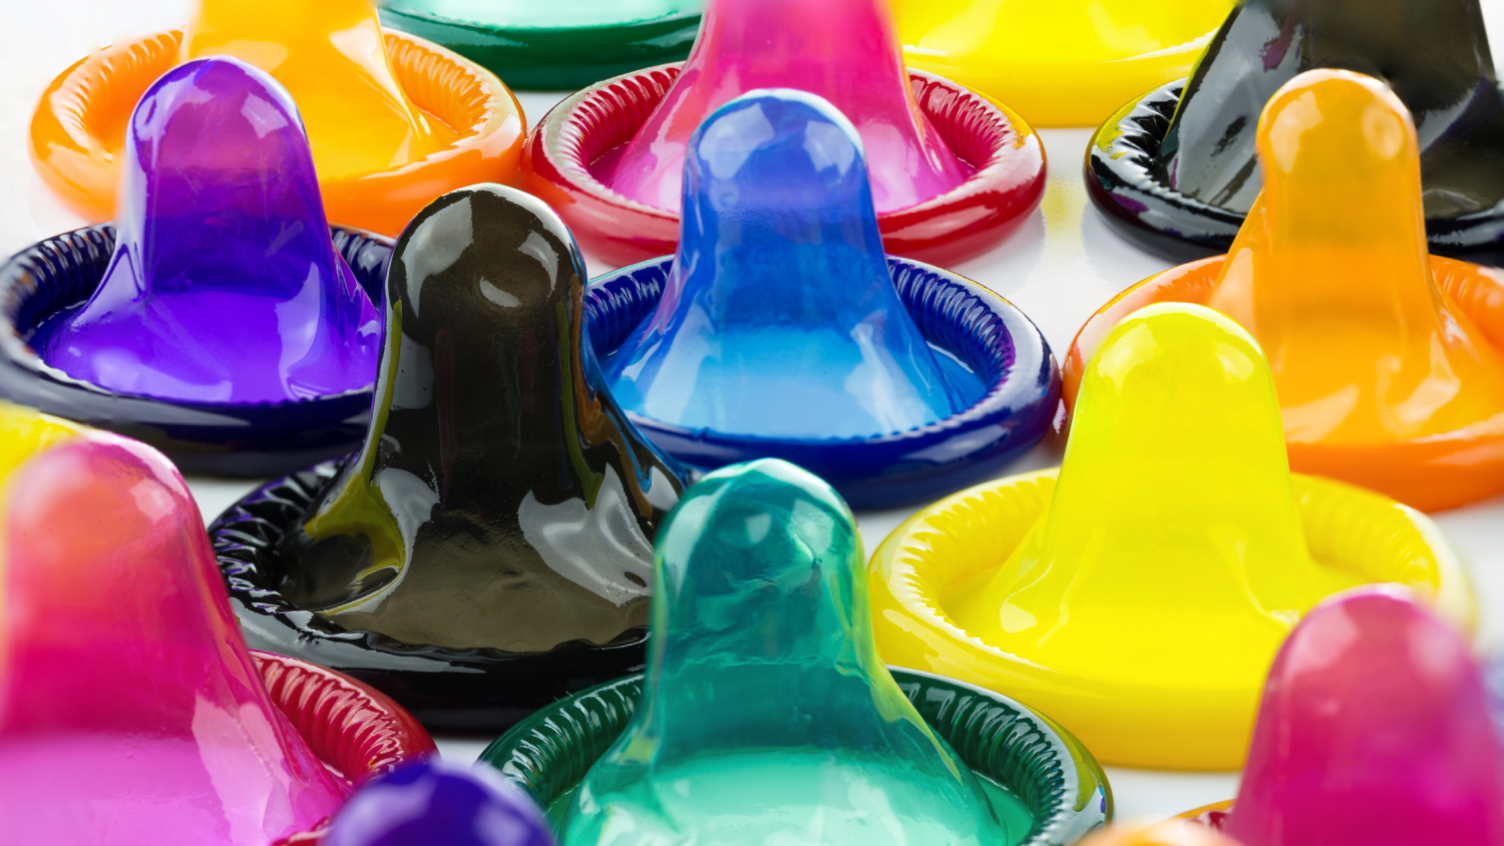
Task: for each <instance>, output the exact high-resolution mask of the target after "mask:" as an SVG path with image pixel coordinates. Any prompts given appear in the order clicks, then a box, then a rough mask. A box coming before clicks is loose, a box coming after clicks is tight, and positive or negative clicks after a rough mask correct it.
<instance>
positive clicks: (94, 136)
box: [29, 30, 527, 236]
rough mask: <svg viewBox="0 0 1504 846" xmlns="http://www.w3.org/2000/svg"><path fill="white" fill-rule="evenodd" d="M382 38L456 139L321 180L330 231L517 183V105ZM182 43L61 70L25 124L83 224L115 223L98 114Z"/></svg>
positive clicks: (130, 49)
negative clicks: (487, 184)
mask: <svg viewBox="0 0 1504 846" xmlns="http://www.w3.org/2000/svg"><path fill="white" fill-rule="evenodd" d="M383 36H384V40H385V46H386V51H387V56H388V59H389V60H390V61H391V65H392V72H393V74H394V75H395V77H396V79H397V84H398V85H400V86H401V87H402V89H403V91H404V92H405V93H406V94H407V95H408V97H409V98H410V99H411V100H412V101H413V104H414V105H416V106H418V107H419V108H420V109H422V110H423V111H425V112H427V113H428V114H430V115H432V116H433V117H435V118H437V119H438V120H440V121H442V122H443V123H445V124H446V125H448V126H449V127H451V128H452V129H454V130H455V132H456V133H457V134H458V136H459V137H458V138H456V140H455V141H454V142H453V143H452V144H450V145H449V146H448V147H445V148H444V149H442V150H436V151H434V152H432V153H430V154H428V155H427V156H425V157H424V158H422V159H419V160H417V161H414V162H409V163H407V164H404V165H401V166H399V167H395V168H391V169H389V170H385V171H380V172H374V173H365V174H356V175H353V176H350V177H345V178H340V179H328V180H326V179H320V180H319V189H320V192H321V193H322V194H323V198H324V204H325V208H326V210H327V212H328V215H329V219H330V220H331V221H333V222H334V223H337V224H340V225H344V226H349V227H353V228H359V229H367V230H370V231H373V232H380V233H383V234H385V235H389V236H396V235H397V234H399V233H400V232H401V230H402V227H403V226H405V225H406V224H407V221H408V220H410V219H411V218H412V216H413V215H415V214H416V213H417V212H418V211H419V210H421V209H422V207H423V206H424V205H426V204H427V203H428V202H430V201H431V200H433V199H434V198H435V197H437V196H439V194H442V193H444V192H445V191H449V190H453V189H455V188H461V187H464V186H465V185H469V184H473V183H475V182H484V181H493V182H504V181H513V180H514V179H515V173H516V166H517V162H518V160H519V159H520V158H521V154H522V142H523V139H524V137H525V136H526V134H527V127H526V125H525V123H524V121H523V117H522V108H521V106H520V105H519V104H518V103H517V99H516V97H514V96H513V95H512V92H511V91H510V90H508V89H507V87H506V86H505V85H503V84H502V82H501V81H500V80H499V79H497V78H496V77H495V76H494V75H493V74H492V73H491V72H490V71H488V70H486V69H485V68H483V67H481V66H480V65H479V64H477V63H475V62H472V61H470V60H469V59H466V58H464V57H462V56H460V55H459V54H457V53H455V52H453V51H451V50H448V49H445V48H443V47H440V46H439V45H437V44H434V43H432V42H430V41H427V40H424V39H422V38H418V37H417V36H414V35H410V34H408V33H405V32H395V31H394V32H384V33H383ZM182 40H183V32H182V31H181V30H171V31H168V32H163V33H157V34H154V35H150V36H146V37H144V38H139V39H136V40H134V41H129V42H123V43H120V44H115V45H111V46H109V47H106V48H104V49H103V50H101V51H99V52H97V53H95V54H93V55H90V56H87V57H85V58H83V59H81V60H79V61H78V62H76V63H74V64H73V65H72V66H70V67H69V68H67V69H66V70H64V71H63V72H62V73H61V74H59V75H58V76H57V77H56V78H55V79H54V80H53V81H52V83H51V85H49V86H48V88H47V91H46V92H45V93H44V94H43V95H42V98H41V101H40V102H39V103H38V104H37V108H36V111H35V112H34V113H33V115H32V120H31V133H30V145H29V147H30V152H31V158H32V163H33V164H34V165H35V167H36V169H37V173H38V174H39V175H40V176H41V177H42V180H43V181H44V182H46V183H47V184H48V186H49V187H51V188H52V189H53V190H54V191H55V192H56V193H57V194H58V195H59V196H60V197H61V198H62V199H63V201H64V202H65V203H66V204H67V205H68V206H69V207H70V208H71V209H72V210H73V211H75V212H77V213H78V214H80V215H82V216H83V217H85V218H87V219H89V220H94V221H105V220H109V219H110V218H111V217H113V213H114V207H115V192H116V184H117V182H118V179H117V175H118V171H119V167H118V162H117V160H116V159H117V156H118V154H119V152H120V151H119V150H118V149H114V148H113V147H112V144H113V143H114V139H113V136H114V135H115V134H116V133H115V130H114V129H112V128H110V127H103V126H100V125H99V124H100V122H101V117H100V110H101V106H102V104H103V103H105V102H114V101H116V100H124V101H128V102H130V103H132V104H134V103H135V102H136V101H138V100H139V99H140V98H141V95H142V94H144V93H145V91H146V89H147V87H148V86H150V85H151V83H152V82H154V81H155V80H156V79H158V78H159V77H160V76H161V75H162V74H164V73H166V72H167V71H169V70H171V69H172V68H173V67H176V66H177V64H178V53H179V47H180V46H181V44H182ZM115 129H118V128H115ZM106 136H111V137H106ZM122 137H123V136H122ZM430 194H431V196H430Z"/></svg>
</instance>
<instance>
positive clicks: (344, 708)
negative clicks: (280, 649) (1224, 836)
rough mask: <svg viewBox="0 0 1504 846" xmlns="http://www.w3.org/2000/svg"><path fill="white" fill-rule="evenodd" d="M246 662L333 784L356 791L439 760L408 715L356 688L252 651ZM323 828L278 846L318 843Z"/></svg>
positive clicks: (307, 667)
mask: <svg viewBox="0 0 1504 846" xmlns="http://www.w3.org/2000/svg"><path fill="white" fill-rule="evenodd" d="M251 660H253V661H255V662H256V669H257V670H259V671H261V680H262V682H264V683H265V684H266V691H267V693H268V694H269V695H270V696H271V700H272V705H274V706H276V708H277V710H279V711H281V712H282V714H283V716H285V717H287V721H288V722H290V723H292V727H293V729H294V730H296V731H297V733H298V735H299V736H300V737H302V738H303V741H304V742H305V743H307V744H308V746H309V748H311V749H312V750H313V753H314V754H315V755H317V756H318V757H319V760H320V761H323V762H324V765H325V766H327V767H329V768H330V769H331V770H333V771H334V775H335V776H336V777H337V778H342V779H344V780H345V781H347V782H349V783H350V784H352V785H359V784H360V783H361V782H363V781H365V780H366V779H367V778H370V777H371V776H375V775H380V774H382V773H387V772H391V771H392V770H393V769H395V768H396V767H397V766H398V765H399V764H401V763H403V762H404V761H409V760H412V759H413V758H417V757H421V756H426V755H436V754H438V747H437V746H435V745H434V742H433V738H431V737H429V736H428V732H426V731H424V730H423V727H422V726H421V725H418V721H417V720H415V719H413V717H412V715H411V714H409V713H407V712H406V711H404V710H402V708H401V707H400V706H398V705H397V703H395V702H393V701H392V700H391V699H390V698H388V697H386V696H384V695H382V694H381V693H378V692H377V691H375V690H372V689H371V688H369V687H367V686H365V685H363V684H361V683H360V682H358V681H356V680H354V679H352V678H349V677H347V676H343V675H340V674H339V673H336V672H334V671H333V670H328V669H325V668H323V667H319V666H315V665H313V664H309V663H307V662H305V661H297V660H294V659H292V658H285V657H283V656H281V655H272V654H270V653H266V652H258V651H256V650H252V651H251ZM328 824H329V821H328V820H325V821H324V822H323V823H322V824H320V825H319V826H318V827H317V828H315V829H314V830H313V831H310V832H304V833H302V834H298V835H294V836H292V837H287V838H284V839H282V840H281V841H279V842H278V846H295V844H314V843H318V842H319V841H320V840H322V839H323V837H324V835H325V834H327V833H328Z"/></svg>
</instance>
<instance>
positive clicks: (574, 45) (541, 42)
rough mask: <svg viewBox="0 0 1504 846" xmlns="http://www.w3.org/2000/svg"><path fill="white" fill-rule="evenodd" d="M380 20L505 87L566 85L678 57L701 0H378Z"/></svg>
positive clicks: (691, 35) (695, 24) (690, 36)
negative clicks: (473, 64) (462, 59)
mask: <svg viewBox="0 0 1504 846" xmlns="http://www.w3.org/2000/svg"><path fill="white" fill-rule="evenodd" d="M380 5H381V22H382V24H383V25H385V26H387V27H390V28H393V29H400V30H402V31H404V32H410V33H412V34H414V35H417V36H419V37H422V38H427V39H428V40H430V41H433V42H436V43H438V44H443V45H444V46H445V47H448V48H449V49H451V50H454V51H455V52H457V53H460V54H462V55H464V56H468V57H469V58H471V59H473V60H475V61H477V62H479V63H480V64H482V65H484V66H485V67H486V69H487V70H490V71H491V72H492V73H494V74H496V75H497V76H499V77H501V78H502V79H504V80H506V82H507V84H508V85H510V86H512V87H513V88H516V89H519V90H527V91H572V90H575V89H578V88H581V87H584V86H587V85H591V84H593V83H596V82H599V81H601V80H603V79H609V78H611V77H613V76H617V75H618V74H623V73H629V72H631V71H635V70H639V69H641V68H646V67H652V66H654V65H660V64H663V63H664V62H676V61H683V60H684V59H685V58H686V57H687V56H688V55H689V50H690V48H691V47H692V46H693V45H694V41H695V35H696V34H697V33H698V32H699V29H700V10H701V8H702V7H703V6H704V3H703V2H701V0H564V2H558V3H531V2H526V1H525V0H507V2H500V3H493V2H488V0H383V2H382V3H381V4H380Z"/></svg>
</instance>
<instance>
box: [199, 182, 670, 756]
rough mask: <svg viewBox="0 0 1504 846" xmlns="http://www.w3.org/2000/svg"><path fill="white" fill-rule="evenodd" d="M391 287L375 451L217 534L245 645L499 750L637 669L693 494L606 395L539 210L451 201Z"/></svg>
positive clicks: (573, 267) (509, 201) (478, 192)
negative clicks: (662, 554)
mask: <svg viewBox="0 0 1504 846" xmlns="http://www.w3.org/2000/svg"><path fill="white" fill-rule="evenodd" d="M387 286H388V287H387V296H386V315H385V319H386V335H385V347H384V349H383V351H382V357H381V365H380V368H379V370H378V376H377V387H376V397H377V404H376V406H375V408H374V410H373V412H372V415H371V417H372V420H371V428H370V430H369V433H368V435H367V437H366V442H365V446H364V448H363V449H362V450H361V451H360V452H358V453H357V454H356V455H354V456H352V457H351V458H350V459H349V460H348V461H346V462H344V463H343V464H342V465H340V466H338V467H331V466H328V465H325V466H323V467H320V468H313V469H312V470H310V471H308V472H307V473H304V474H295V475H294V476H292V477H288V478H287V479H283V480H279V481H275V482H273V483H272V484H271V485H269V486H268V487H266V488H263V489H262V490H260V491H257V492H254V493H252V494H251V495H250V497H248V498H247V499H246V500H243V501H242V502H241V503H240V504H239V505H237V506H236V507H235V508H232V509H231V511H230V512H228V513H227V514H226V515H225V516H223V517H222V518H221V519H220V520H219V521H218V522H217V523H216V525H215V526H214V527H213V528H211V534H213V535H214V537H215V539H216V543H218V544H220V546H219V549H220V555H221V563H222V564H223V565H224V566H226V568H227V569H226V575H227V577H229V580H230V585H231V596H232V599H234V600H235V601H236V602H238V603H239V607H238V609H237V610H238V612H239V613H240V615H241V618H242V621H243V624H244V625H245V626H246V628H247V631H248V632H249V633H250V634H249V637H250V639H251V642H252V643H253V645H255V646H257V647H258V648H265V649H267V650H268V651H273V652H280V653H283V654H290V655H294V656H296V657H301V658H306V659H307V660H310V661H315V662H319V663H323V664H325V665H326V666H332V667H334V668H335V669H345V670H350V671H352V672H353V671H357V670H358V671H359V674H360V676H361V678H363V679H365V680H367V681H369V682H371V683H372V684H374V685H375V686H377V687H379V688H381V689H383V690H385V691H387V692H388V693H390V694H391V695H392V696H393V697H394V698H396V699H397V700H398V701H400V702H403V703H404V704H405V705H408V706H409V707H410V708H412V709H413V710H414V712H415V713H416V714H417V715H418V717H419V718H420V719H423V720H424V721H425V722H426V723H427V724H429V725H443V726H449V727H457V728H468V729H474V730H481V729H483V728H489V729H492V730H494V729H495V728H500V727H504V726H505V725H507V724H509V723H510V722H511V721H513V720H515V719H517V718H518V717H519V716H521V715H522V714H525V713H527V712H528V711H530V710H532V709H533V708H535V707H537V705H538V704H542V703H543V702H547V701H551V700H552V699H554V698H557V696H558V695H562V694H563V693H567V692H570V690H571V688H570V685H574V686H575V687H574V688H573V689H579V688H581V687H585V686H588V685H590V684H593V683H595V682H597V681H601V680H603V679H606V678H614V677H616V676H619V675H622V674H623V673H626V672H630V671H632V670H633V669H635V668H636V667H638V666H640V665H641V661H642V644H643V641H644V639H645V637H646V625H647V612H648V593H649V580H650V579H651V577H652V564H651V561H652V544H653V536H654V533H655V532H656V529H657V526H658V524H659V522H660V521H661V520H662V519H663V517H664V515H665V514H667V512H668V509H669V508H671V507H672V506H673V504H674V503H675V502H676V501H677V499H678V494H679V491H680V490H681V489H682V481H681V473H682V471H681V470H679V469H678V465H677V464H676V463H674V462H673V461H672V460H671V459H667V458H664V457H662V456H661V455H660V454H659V453H658V452H657V450H656V449H655V448H654V447H653V445H652V444H651V443H650V442H648V441H647V440H646V439H645V438H643V437H642V435H641V434H640V433H639V432H638V431H637V430H636V428H635V427H634V426H633V425H632V424H631V422H630V421H629V420H628V419H627V418H626V416H625V415H624V414H623V413H622V412H621V410H620V409H619V408H618V406H617V405H616V403H615V401H614V400H613V399H612V398H611V395H610V393H609V392H607V391H606V390H605V380H604V379H603V378H602V376H601V374H600V369H599V365H598V364H597V363H596V360H595V357H594V353H593V351H592V350H591V349H590V348H589V347H587V346H586V339H587V338H588V335H587V334H586V331H585V326H584V321H583V319H582V314H581V309H582V296H583V292H584V265H583V263H582V262H581V260H580V257H579V253H578V251H577V249H576V248H575V246H574V243H573V241H572V239H571V238H570V236H569V231H568V230H567V229H566V228H565V227H564V225H563V223H561V222H560V221H559V219H558V217H557V216H555V215H554V214H553V212H552V211H550V210H549V209H548V207H547V206H545V205H543V203H542V202H541V201H539V200H538V199H536V198H534V197H532V196H530V195H527V194H524V193H522V192H520V191H517V190H515V189H511V188H504V187H502V186H499V185H480V186H474V187H472V188H468V189H464V190H462V191H456V192H451V193H449V194H447V195H445V196H444V197H442V198H440V199H439V200H437V201H435V202H434V203H432V204H431V205H430V206H429V207H428V208H427V209H425V210H424V212H423V213H422V214H421V215H419V216H418V217H417V218H416V219H415V220H414V221H413V224H412V226H410V227H409V228H408V230H407V231H406V232H405V233H404V234H403V236H402V238H401V240H399V241H398V244H397V249H396V254H395V258H394V259H393V261H392V265H391V271H390V273H389V274H388V277H387ZM273 502H275V503H276V504H277V510H276V514H275V526H274V527H270V528H256V529H253V528H252V525H253V524H256V523H257V521H258V520H260V519H261V516H260V515H261V514H263V513H264V512H263V511H262V509H263V508H266V507H268V505H269V504H270V503H273ZM242 527H244V528H242ZM247 534H249V535H251V536H252V537H254V538H255V539H256V540H255V542H254V543H253V544H246V543H245V542H244V538H245V536H246V535H247Z"/></svg>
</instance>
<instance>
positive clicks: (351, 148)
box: [181, 0, 454, 179]
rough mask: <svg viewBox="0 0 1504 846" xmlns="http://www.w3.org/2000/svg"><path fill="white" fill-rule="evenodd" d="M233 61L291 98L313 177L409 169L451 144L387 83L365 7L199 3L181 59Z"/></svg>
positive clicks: (334, 2) (339, 0) (371, 12)
mask: <svg viewBox="0 0 1504 846" xmlns="http://www.w3.org/2000/svg"><path fill="white" fill-rule="evenodd" d="M204 56H234V57H235V58H237V59H241V60H243V61H246V62H249V63H250V64H253V65H255V66H257V67H259V68H261V69H262V70H264V71H266V72H267V73H269V74H272V75H273V76H275V77H276V78H277V81H278V82H280V83H282V85H283V86H285V87H286V88H287V91H288V93H290V94H292V97H293V100H294V101H296V102H297V104H298V112H299V113H300V114H301V115H302V118H303V124H304V127H305V128H306V129H307V131H308V143H309V146H310V147H311V148H312V150H313V161H314V166H315V167H316V168H317V169H318V172H319V177H320V178H321V179H334V178H340V177H346V176H351V175H357V174H363V173H372V172H379V171H384V170H389V169H392V168H396V167H400V166H402V165H404V164H407V163H409V162H413V161H417V160H419V159H421V158H423V157H424V156H426V155H428V154H429V153H431V152H433V151H435V150H439V149H442V148H443V147H444V146H445V145H447V144H448V143H449V142H451V141H453V140H454V133H453V131H451V130H450V129H449V127H446V126H445V125H444V124H443V123H441V122H439V121H436V120H430V119H429V118H428V117H427V116H426V115H424V114H423V112H422V111H420V110H419V109H417V108H416V107H414V106H413V104H412V102H411V101H410V100H409V99H408V97H407V95H406V94H405V93H403V91H402V88H401V87H400V86H398V84H397V80H396V78H395V77H394V76H393V75H392V66H391V63H390V62H389V61H388V60H387V54H386V47H385V45H384V44H383V43H382V38H381V26H380V25H379V24H378V23H377V21H376V9H375V7H374V6H372V4H371V3H370V2H368V0H318V2H312V3H310V2H308V0H259V2H256V3H247V2H245V0H201V2H200V3H199V6H198V10H197V14H195V15H194V17H193V21H192V23H190V24H189V26H188V31H187V33H186V34H185V35H184V38H183V47H182V54H181V61H187V60H189V59H198V58H202V57H204Z"/></svg>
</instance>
